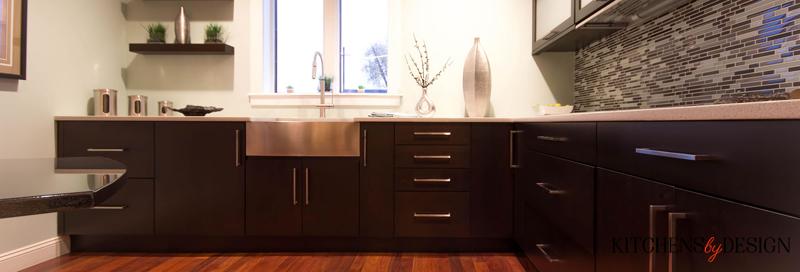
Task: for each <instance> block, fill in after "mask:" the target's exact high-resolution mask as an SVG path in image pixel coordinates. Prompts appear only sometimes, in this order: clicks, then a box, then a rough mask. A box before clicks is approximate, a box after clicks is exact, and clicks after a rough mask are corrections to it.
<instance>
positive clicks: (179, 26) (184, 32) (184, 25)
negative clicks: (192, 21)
mask: <svg viewBox="0 0 800 272" xmlns="http://www.w3.org/2000/svg"><path fill="white" fill-rule="evenodd" d="M175 43H176V44H189V43H192V38H191V37H190V36H189V17H188V16H186V9H184V8H183V6H181V10H180V11H179V12H178V17H176V18H175Z"/></svg>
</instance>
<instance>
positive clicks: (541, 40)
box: [533, 0, 690, 55]
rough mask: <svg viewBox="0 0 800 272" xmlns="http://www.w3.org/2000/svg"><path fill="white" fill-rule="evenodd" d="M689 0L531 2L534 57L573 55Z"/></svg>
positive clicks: (545, 0) (548, 0) (539, 0)
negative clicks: (556, 53)
mask: <svg viewBox="0 0 800 272" xmlns="http://www.w3.org/2000/svg"><path fill="white" fill-rule="evenodd" d="M688 2H690V0H674V1H662V0H613V1H612V0H572V1H563V0H561V1H559V0H533V55H538V54H541V53H543V52H574V51H576V50H578V49H580V48H583V47H585V46H587V45H589V44H591V43H592V42H594V41H596V40H599V39H601V38H603V37H605V36H608V35H610V34H611V33H614V32H616V31H618V30H620V29H623V28H625V27H627V26H628V25H630V24H632V23H633V22H646V21H649V20H652V19H655V18H657V17H659V16H661V15H664V14H665V13H667V12H670V11H672V10H674V9H676V8H678V7H680V6H682V5H684V4H686V3H688Z"/></svg>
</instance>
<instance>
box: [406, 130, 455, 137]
mask: <svg viewBox="0 0 800 272" xmlns="http://www.w3.org/2000/svg"><path fill="white" fill-rule="evenodd" d="M452 135H453V133H452V132H449V131H443V132H414V136H433V137H450V136H452Z"/></svg>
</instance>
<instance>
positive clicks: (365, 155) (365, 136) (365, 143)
mask: <svg viewBox="0 0 800 272" xmlns="http://www.w3.org/2000/svg"><path fill="white" fill-rule="evenodd" d="M361 137H362V140H363V142H364V168H367V130H366V129H365V130H364V134H363V135H362V136H361Z"/></svg>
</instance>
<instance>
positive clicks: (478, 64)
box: [463, 37, 492, 117]
mask: <svg viewBox="0 0 800 272" xmlns="http://www.w3.org/2000/svg"><path fill="white" fill-rule="evenodd" d="M463 88H464V105H465V106H466V109H467V116H468V117H486V114H487V112H488V111H489V99H490V98H491V97H492V68H491V66H489V58H488V57H487V56H486V52H485V51H483V47H481V38H478V37H476V38H475V43H474V44H473V45H472V50H470V51H469V54H468V55H467V60H466V61H465V62H464V78H463Z"/></svg>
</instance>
